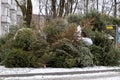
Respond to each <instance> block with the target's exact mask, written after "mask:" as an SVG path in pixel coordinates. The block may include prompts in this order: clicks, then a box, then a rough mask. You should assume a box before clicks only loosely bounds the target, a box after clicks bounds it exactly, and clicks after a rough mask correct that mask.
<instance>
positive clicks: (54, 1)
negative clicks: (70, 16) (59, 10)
mask: <svg viewBox="0 0 120 80" xmlns="http://www.w3.org/2000/svg"><path fill="white" fill-rule="evenodd" d="M51 5H52V7H51V8H52V16H53V18H55V17H56V16H57V14H56V0H51Z"/></svg>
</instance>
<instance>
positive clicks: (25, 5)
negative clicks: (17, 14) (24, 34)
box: [15, 0, 32, 27]
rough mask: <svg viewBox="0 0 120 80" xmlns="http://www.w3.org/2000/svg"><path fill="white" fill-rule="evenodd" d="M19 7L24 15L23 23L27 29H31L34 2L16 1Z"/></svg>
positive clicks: (27, 0)
mask: <svg viewBox="0 0 120 80" xmlns="http://www.w3.org/2000/svg"><path fill="white" fill-rule="evenodd" d="M15 2H16V3H17V5H18V6H19V7H20V9H21V11H22V15H23V21H25V24H26V26H27V27H30V24H31V19H32V1H31V0H21V1H19V0H15Z"/></svg>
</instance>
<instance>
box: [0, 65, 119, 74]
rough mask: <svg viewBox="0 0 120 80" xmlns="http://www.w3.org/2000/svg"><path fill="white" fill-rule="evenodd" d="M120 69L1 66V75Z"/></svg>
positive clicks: (101, 67)
mask: <svg viewBox="0 0 120 80" xmlns="http://www.w3.org/2000/svg"><path fill="white" fill-rule="evenodd" d="M106 69H107V70H109V69H120V67H104V66H94V67H85V68H5V67H4V66H0V75H3V74H22V73H54V72H71V71H92V70H106Z"/></svg>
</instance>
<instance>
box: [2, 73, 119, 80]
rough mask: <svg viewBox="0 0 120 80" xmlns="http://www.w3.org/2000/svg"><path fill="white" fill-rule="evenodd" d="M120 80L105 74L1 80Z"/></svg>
mask: <svg viewBox="0 0 120 80" xmlns="http://www.w3.org/2000/svg"><path fill="white" fill-rule="evenodd" d="M1 79H2V80H120V76H119V73H116V72H104V73H92V74H75V75H59V76H58V75H54V76H53V75H49V76H45V75H44V76H31V77H9V78H0V80H1Z"/></svg>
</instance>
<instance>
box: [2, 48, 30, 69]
mask: <svg viewBox="0 0 120 80" xmlns="http://www.w3.org/2000/svg"><path fill="white" fill-rule="evenodd" d="M4 65H5V67H29V66H30V62H29V59H28V54H27V52H25V51H23V50H21V49H12V50H10V51H9V53H8V56H7V58H6V60H5V62H4Z"/></svg>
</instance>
